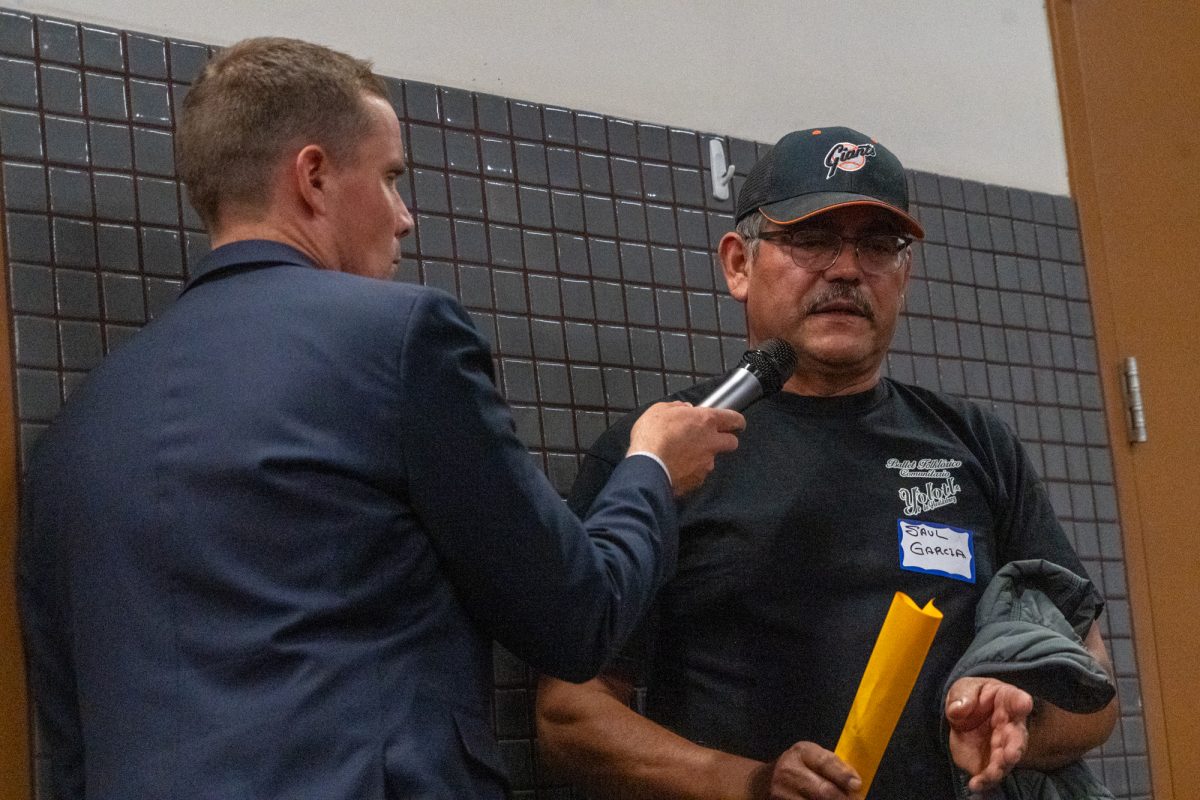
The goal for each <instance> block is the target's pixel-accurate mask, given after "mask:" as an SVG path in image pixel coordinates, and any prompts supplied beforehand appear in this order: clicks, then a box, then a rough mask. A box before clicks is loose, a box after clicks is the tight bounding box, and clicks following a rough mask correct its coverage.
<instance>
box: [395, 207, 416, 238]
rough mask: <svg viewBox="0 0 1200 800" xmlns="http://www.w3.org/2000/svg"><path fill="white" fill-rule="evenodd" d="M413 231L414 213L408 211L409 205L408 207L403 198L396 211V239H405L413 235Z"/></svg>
mask: <svg viewBox="0 0 1200 800" xmlns="http://www.w3.org/2000/svg"><path fill="white" fill-rule="evenodd" d="M412 230H413V218H412V212H411V211H409V210H408V205H406V204H405V202H404V199H403V198H401V199H400V207H399V208H398V209H396V238H397V239H403V238H404V237H405V236H408V235H409V234H410V233H412Z"/></svg>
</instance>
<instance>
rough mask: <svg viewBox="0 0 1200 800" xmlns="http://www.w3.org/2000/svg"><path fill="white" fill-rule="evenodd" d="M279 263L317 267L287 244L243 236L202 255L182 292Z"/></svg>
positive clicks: (279, 264)
mask: <svg viewBox="0 0 1200 800" xmlns="http://www.w3.org/2000/svg"><path fill="white" fill-rule="evenodd" d="M283 265H290V266H297V267H311V268H312V269H320V267H319V266H318V265H317V264H316V263H315V262H314V261H313V260H312V259H311V258H309V257H308V256H306V255H305V254H304V253H302V252H300V251H299V250H297V249H296V248H294V247H292V246H291V245H288V244H284V243H283V242H275V241H270V240H267V239H246V240H243V241H240V242H230V243H229V244H226V245H222V246H220V247H218V248H217V249H216V250H213V251H212V252H210V253H209V254H208V255H206V256H205V257H204V258H202V259H201V260H200V263H199V264H197V265H196V268H195V269H194V270H192V274H191V276H190V277H189V278H188V282H187V285H186V286H185V287H184V288H183V291H185V292H186V291H187V290H188V289H191V288H192V287H193V286H195V285H196V284H198V283H202V282H204V281H208V280H213V279H215V278H218V277H220V276H222V275H228V274H229V273H231V272H233V271H237V270H242V269H257V268H259V267H276V266H283Z"/></svg>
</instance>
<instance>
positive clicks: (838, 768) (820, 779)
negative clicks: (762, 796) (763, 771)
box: [770, 742, 862, 800]
mask: <svg viewBox="0 0 1200 800" xmlns="http://www.w3.org/2000/svg"><path fill="white" fill-rule="evenodd" d="M861 788H862V779H861V778H860V777H859V775H858V773H857V772H855V771H854V769H853V768H852V767H851V766H850V765H849V764H847V763H846V762H844V761H842V760H841V759H840V758H838V757H837V756H836V755H834V753H833V752H832V751H829V750H826V749H825V748H823V747H821V746H820V745H817V744H814V743H813V742H798V743H797V744H795V745H793V746H792V747H790V748H788V750H787V751H785V752H784V753H783V755H781V756H780V757H779V758H778V759H777V760H776V761H775V765H774V770H773V773H772V776H771V792H770V797H771V798H773V800H774V799H775V798H779V799H780V800H784V799H786V800H792V799H793V798H805V799H806V800H847V798H850V797H851V796H852V795H853V793H854V792H857V791H858V790H860V789H861Z"/></svg>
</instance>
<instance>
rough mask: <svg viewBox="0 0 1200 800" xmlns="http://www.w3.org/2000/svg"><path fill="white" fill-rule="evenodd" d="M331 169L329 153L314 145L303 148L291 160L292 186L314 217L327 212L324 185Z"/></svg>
mask: <svg viewBox="0 0 1200 800" xmlns="http://www.w3.org/2000/svg"><path fill="white" fill-rule="evenodd" d="M331 168H332V164H331V162H330V159H329V153H327V152H326V151H325V149H324V148H323V147H321V146H320V145H316V144H310V145H306V146H304V147H303V148H301V150H300V151H299V152H298V153H296V157H295V158H294V159H293V160H292V176H291V177H292V181H291V182H292V185H293V186H295V188H296V193H297V194H298V195H299V197H300V198H301V200H302V201H303V203H304V205H305V206H307V208H308V211H309V213H310V214H312V215H314V216H323V215H324V214H325V213H326V212H327V210H328V205H329V199H328V193H327V189H328V186H327V185H326V184H327V182H328V180H329V173H330V171H331Z"/></svg>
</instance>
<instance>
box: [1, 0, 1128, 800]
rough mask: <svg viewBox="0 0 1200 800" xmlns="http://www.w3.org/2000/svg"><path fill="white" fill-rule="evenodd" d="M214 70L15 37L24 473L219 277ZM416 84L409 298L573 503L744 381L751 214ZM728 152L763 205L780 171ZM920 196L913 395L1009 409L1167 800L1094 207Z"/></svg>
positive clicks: (145, 43)
mask: <svg viewBox="0 0 1200 800" xmlns="http://www.w3.org/2000/svg"><path fill="white" fill-rule="evenodd" d="M210 53H211V48H209V47H207V46H205V45H203V44H196V43H192V42H182V41H176V40H164V39H162V38H159V37H154V36H149V35H145V34H140V33H134V32H127V31H116V30H111V29H107V28H103V27H99V26H93V25H89V24H83V25H81V24H78V23H75V22H71V21H64V20H56V19H49V18H45V17H35V16H31V15H28V14H25V13H21V12H16V11H5V10H0V167H2V173H0V181H2V190H3V231H4V235H5V237H6V253H7V256H8V262H7V263H6V264H5V265H4V267H5V269H6V270H7V271H8V279H9V287H10V297H9V302H10V305H9V312H10V314H11V320H12V325H13V329H14V332H15V337H14V339H15V350H16V352H15V364H16V374H15V375H14V376H12V377H13V379H15V383H16V388H17V406H18V416H19V419H18V424H19V426H20V447H21V454H22V456H23V455H24V453H26V452H27V451H28V448H29V446H30V445H31V444H32V443H33V441H34V440H35V439H36V438H37V435H38V433H39V432H40V431H41V430H43V429H44V427H45V426H46V424H47V423H48V422H49V421H50V419H51V418H52V417H53V416H54V414H55V412H56V411H57V409H58V407H59V406H60V404H61V402H62V400H63V398H64V397H66V396H67V395H68V394H69V393H70V391H71V388H72V387H73V386H75V385H76V384H77V382H78V381H79V380H80V379H81V378H82V377H83V376H84V375H85V374H86V373H87V370H88V369H90V368H91V367H92V366H94V365H95V364H96V363H97V362H98V361H99V360H100V359H101V358H102V357H103V355H104V354H105V353H106V352H108V351H110V350H112V349H113V348H114V347H117V346H119V345H120V344H121V342H123V341H125V340H126V339H127V338H128V337H129V336H131V335H132V334H134V333H135V332H136V331H137V330H138V328H139V327H140V326H141V325H142V324H144V323H145V322H146V321H148V320H149V319H152V318H153V317H154V316H155V315H157V314H158V313H160V312H161V311H162V309H163V308H165V307H166V306H167V305H169V304H170V302H171V301H172V299H173V298H174V297H175V296H176V295H177V293H178V292H179V290H180V288H181V286H182V282H183V280H184V279H185V277H186V275H187V274H188V269H189V266H190V265H192V264H194V263H195V261H196V259H197V258H199V257H200V256H202V255H203V254H204V252H206V249H207V239H206V237H205V235H204V233H203V231H202V230H201V227H200V224H199V220H198V219H197V218H196V216H195V214H194V213H193V212H192V210H191V208H190V207H189V206H188V204H187V202H186V199H185V198H184V196H183V191H182V189H181V187H180V186H179V184H178V181H177V180H176V179H175V174H174V162H173V154H172V135H173V132H172V126H173V120H174V114H175V111H176V109H177V108H178V107H179V103H180V100H181V99H182V97H183V95H184V94H185V93H186V91H187V87H188V84H189V82H190V81H191V80H192V79H193V78H194V77H195V75H196V74H197V72H198V71H199V69H200V68H201V67H202V66H203V64H204V62H205V60H206V59H207V58H208V56H209V54H210ZM389 84H390V86H391V90H392V96H393V101H394V104H395V106H396V110H397V113H398V114H399V115H400V118H401V121H402V123H403V127H404V134H405V137H406V141H407V143H408V147H409V151H410V160H411V163H412V169H411V170H410V173H409V177H408V186H407V197H408V199H409V200H410V201H411V205H412V207H413V210H414V213H415V214H416V218H417V232H416V235H415V242H413V243H408V251H409V252H410V255H409V257H408V258H407V259H406V261H405V262H404V264H403V265H402V268H401V273H400V275H399V279H401V280H408V281H417V282H421V283H425V284H428V285H433V286H438V287H441V288H443V289H446V290H448V291H450V292H452V293H454V294H456V295H457V296H458V297H459V298H460V299H461V300H462V302H463V304H464V305H465V306H466V307H467V308H468V309H469V310H470V312H471V315H472V316H473V318H474V320H475V322H476V324H477V325H478V326H479V328H480V330H482V331H483V332H484V334H485V335H486V336H487V337H488V339H489V340H490V341H491V343H492V346H493V348H494V352H495V359H496V364H497V376H498V379H499V381H500V385H501V388H502V390H503V391H504V393H505V394H506V396H507V397H508V398H509V400H510V402H511V403H512V406H513V409H514V413H515V416H516V419H517V424H518V427H519V430H520V433H521V436H522V437H523V439H524V441H525V442H526V443H527V444H528V445H529V448H530V451H531V453H532V454H533V456H534V457H535V458H536V459H537V460H538V461H539V463H541V465H542V466H543V468H544V469H545V470H546V472H547V474H548V475H549V476H550V478H551V480H552V481H553V482H554V485H555V486H556V487H558V488H559V489H560V490H561V491H564V492H565V491H566V489H567V488H568V487H569V486H570V483H571V481H572V479H573V477H574V475H575V471H576V468H577V464H578V458H579V454H580V452H581V451H582V450H583V449H585V448H586V447H587V446H588V445H589V444H590V443H591V441H592V440H593V439H594V438H595V437H596V436H597V435H598V434H599V433H600V432H601V431H602V430H603V429H604V428H605V427H606V426H607V425H608V424H609V423H610V422H612V421H614V420H615V419H616V418H618V417H619V416H620V415H621V414H623V413H624V412H625V411H627V410H629V409H630V408H632V407H634V406H635V405H637V404H639V403H643V402H647V401H649V400H652V399H655V398H657V397H659V396H661V395H662V394H664V393H666V392H669V391H673V390H675V389H678V388H681V387H684V386H687V385H689V384H691V383H693V382H695V381H696V380H698V379H700V378H702V377H706V376H708V375H711V374H713V373H716V372H720V371H722V370H724V369H727V368H729V367H731V366H732V365H733V364H735V363H736V361H737V359H738V358H739V357H740V355H741V353H742V351H743V350H744V338H743V337H744V333H745V329H744V320H743V317H742V313H741V308H740V307H739V306H738V305H737V304H736V303H735V302H733V301H732V300H731V299H730V298H729V297H728V295H727V294H726V293H725V291H724V287H723V281H722V280H721V277H720V272H719V269H716V268H715V266H714V262H713V259H712V257H711V255H710V254H711V252H712V248H713V245H714V244H715V242H716V241H717V239H719V238H720V236H721V234H722V233H724V232H725V231H726V230H728V229H729V228H730V226H731V206H730V204H729V202H727V201H726V202H718V201H715V200H713V199H712V198H711V195H710V194H709V193H708V191H707V190H706V187H707V186H708V183H709V176H708V168H707V158H708V156H707V153H708V149H707V140H708V139H709V138H711V137H710V136H708V135H702V134H700V133H697V132H696V131H691V130H682V129H675V128H670V127H663V126H658V125H648V124H643V123H638V122H634V121H631V120H624V119H616V118H611V117H605V116H602V115H599V114H594V113H589V112H587V111H578V110H572V109H565V108H557V107H553V106H543V105H538V104H534V103H527V102H521V101H517V100H510V99H506V98H502V97H496V96H492V95H484V94H473V93H469V92H466V91H462V90H458V89H450V88H444V87H438V86H432V85H429V84H424V83H416V82H412V81H402V80H397V79H390V80H389ZM805 122H806V121H804V120H798V121H797V125H798V126H799V125H803V124H805ZM723 143H724V145H725V146H726V150H727V152H728V153H729V155H730V160H731V161H732V162H733V163H734V164H736V165H737V170H738V173H737V176H736V177H735V184H734V185H735V188H736V187H737V186H739V185H740V183H741V181H742V179H743V176H744V173H745V170H746V169H747V168H748V167H749V165H750V164H751V163H753V161H754V160H755V159H756V158H757V157H758V156H759V155H761V153H763V152H764V150H765V147H764V145H761V144H756V143H753V142H747V141H742V140H738V139H723ZM910 180H911V185H912V189H913V196H914V198H915V202H916V213H917V215H918V216H919V217H920V219H921V221H922V223H923V224H924V225H925V227H926V229H927V231H928V234H929V236H928V240H927V241H926V242H925V243H924V244H923V245H921V246H920V248H919V251H918V260H917V267H916V269H915V271H914V275H915V277H914V280H913V284H912V286H911V288H910V290H909V294H908V314H907V316H906V318H905V320H904V321H903V323H902V325H901V326H900V328H899V330H898V333H897V337H896V342H895V345H894V348H893V351H892V354H891V355H890V357H889V359H888V364H887V369H888V372H889V373H890V374H891V375H892V376H893V377H895V378H897V379H900V380H905V381H911V382H914V383H918V384H921V385H924V386H929V387H931V388H936V389H941V390H944V391H947V392H951V393H954V394H959V395H964V396H966V397H970V398H972V399H974V400H976V401H978V402H980V403H981V404H983V405H986V406H989V407H991V408H993V409H995V410H996V411H997V412H998V413H999V414H1000V415H1001V416H1002V417H1003V418H1005V419H1006V420H1007V421H1008V422H1009V423H1010V424H1011V425H1012V426H1013V427H1014V429H1015V430H1016V431H1017V432H1018V433H1019V435H1020V436H1021V438H1022V440H1023V441H1024V442H1025V443H1026V445H1027V446H1028V448H1029V452H1030V453H1031V455H1032V457H1033V459H1034V462H1035V464H1036V465H1037V467H1038V468H1039V470H1040V471H1041V472H1042V474H1043V475H1044V476H1045V478H1046V481H1047V485H1048V486H1049V490H1050V493H1051V495H1052V497H1053V499H1054V502H1055V506H1056V508H1057V509H1058V510H1059V512H1060V514H1061V516H1062V519H1063V523H1064V525H1065V526H1066V528H1067V530H1068V532H1069V533H1070V534H1071V535H1072V537H1073V538H1074V541H1075V544H1076V547H1077V548H1078V550H1079V552H1080V554H1081V556H1082V557H1083V559H1084V561H1085V562H1086V564H1087V566H1088V569H1089V570H1090V572H1091V574H1092V576H1093V577H1094V579H1095V580H1096V582H1097V583H1098V584H1099V585H1100V587H1101V588H1102V590H1103V591H1104V592H1105V594H1106V596H1107V597H1108V601H1109V604H1108V613H1107V614H1106V615H1105V616H1104V618H1103V624H1104V627H1105V632H1106V634H1107V635H1108V640H1109V644H1110V647H1111V649H1112V652H1113V657H1114V661H1115V664H1116V668H1117V672H1118V675H1119V684H1120V686H1119V689H1120V697H1121V707H1122V715H1121V724H1120V726H1119V727H1118V729H1117V730H1116V732H1115V733H1114V734H1113V737H1112V738H1111V740H1110V741H1109V742H1108V743H1107V744H1106V745H1105V746H1104V747H1102V748H1100V750H1099V751H1097V752H1096V753H1094V754H1093V755H1092V756H1091V757H1090V759H1089V760H1090V761H1091V763H1092V764H1093V765H1094V767H1095V768H1096V769H1097V770H1098V771H1099V772H1100V773H1101V774H1102V775H1103V776H1104V777H1105V779H1106V780H1107V782H1108V785H1109V786H1110V787H1111V788H1112V790H1113V791H1114V793H1115V794H1116V795H1117V796H1118V797H1121V798H1146V797H1149V792H1150V782H1149V774H1148V766H1147V760H1146V743H1145V734H1144V723H1143V718H1142V712H1141V699H1140V694H1139V690H1138V673H1137V664H1136V662H1135V659H1134V653H1133V647H1132V636H1133V632H1132V629H1131V623H1130V613H1129V601H1128V592H1127V588H1126V578H1125V570H1124V563H1123V560H1122V549H1121V540H1120V536H1121V535H1120V530H1119V527H1118V524H1117V509H1116V500H1115V494H1114V489H1113V475H1112V465H1111V459H1110V455H1109V448H1108V442H1107V439H1106V430H1105V424H1104V414H1103V409H1102V400H1101V396H1100V386H1099V381H1098V378H1097V373H1096V371H1097V364H1096V348H1095V342H1094V338H1093V331H1092V323H1091V313H1090V307H1089V303H1088V290H1087V281H1086V275H1085V271H1084V268H1083V265H1082V253H1081V249H1080V242H1079V233H1078V230H1077V223H1076V214H1075V209H1074V206H1073V204H1072V202H1071V201H1070V199H1069V198H1066V197H1057V196H1051V195H1046V194H1036V193H1030V192H1026V191H1022V190H1018V189H1012V188H1006V187H1003V186H993V185H983V184H979V183H975V182H971V181H960V180H955V179H952V178H947V177H944V176H938V175H932V174H927V173H912V174H911V175H910ZM530 687H531V684H530V676H529V674H528V670H527V669H526V668H525V666H524V665H522V664H521V663H519V662H518V661H516V660H515V659H514V658H512V657H511V656H509V655H507V654H506V653H504V652H502V651H498V652H497V654H496V659H495V727H496V731H497V733H498V735H499V736H500V738H501V741H502V747H503V750H504V755H505V759H506V761H507V763H508V766H509V771H510V773H511V775H512V778H513V780H514V784H515V787H516V796H518V797H541V798H551V797H564V796H568V794H569V792H568V791H567V790H565V789H563V788H556V787H554V786H552V785H551V784H549V783H546V782H545V781H544V780H543V778H542V776H541V774H540V771H539V769H538V765H537V758H536V755H535V753H534V748H533V742H532V737H533V727H532V720H531V702H530V700H531V688H530ZM38 763H39V764H40V763H41V759H40V757H39V759H38ZM39 796H40V797H42V798H47V797H48V795H47V794H46V793H45V792H44V791H43V792H42V793H41V794H40V795H39Z"/></svg>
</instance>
